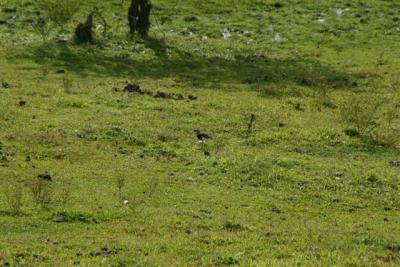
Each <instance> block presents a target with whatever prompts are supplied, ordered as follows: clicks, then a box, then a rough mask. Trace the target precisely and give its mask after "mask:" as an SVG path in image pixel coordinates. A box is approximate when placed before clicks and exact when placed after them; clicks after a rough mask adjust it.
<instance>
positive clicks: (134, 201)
mask: <svg viewBox="0 0 400 267" xmlns="http://www.w3.org/2000/svg"><path fill="white" fill-rule="evenodd" d="M159 185H160V180H159V179H158V178H153V179H151V181H150V182H148V183H147V184H145V185H144V188H143V189H142V190H139V192H135V195H134V196H133V197H131V198H129V199H128V207H129V208H130V210H131V211H132V212H138V210H139V208H140V207H141V206H143V205H144V204H146V201H147V200H148V199H150V198H151V197H153V196H154V194H155V193H156V192H157V188H158V187H159Z"/></svg>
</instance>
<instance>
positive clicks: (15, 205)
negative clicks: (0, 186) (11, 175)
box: [4, 181, 24, 215]
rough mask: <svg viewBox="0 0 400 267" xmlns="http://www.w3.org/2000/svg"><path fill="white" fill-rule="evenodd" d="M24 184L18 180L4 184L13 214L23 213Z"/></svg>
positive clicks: (5, 193)
mask: <svg viewBox="0 0 400 267" xmlns="http://www.w3.org/2000/svg"><path fill="white" fill-rule="evenodd" d="M23 191H24V190H23V185H22V184H21V183H20V182H18V181H12V182H8V183H6V184H5V186H4V196H5V199H6V203H7V206H8V209H9V210H10V212H11V213H12V214H13V215H18V214H21V208H22V206H23Z"/></svg>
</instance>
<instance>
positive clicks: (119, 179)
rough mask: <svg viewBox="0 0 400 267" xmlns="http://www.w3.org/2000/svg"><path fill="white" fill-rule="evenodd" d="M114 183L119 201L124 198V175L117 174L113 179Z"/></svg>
mask: <svg viewBox="0 0 400 267" xmlns="http://www.w3.org/2000/svg"><path fill="white" fill-rule="evenodd" d="M115 182H116V183H115V185H116V187H117V194H118V198H119V200H120V201H123V200H124V192H123V191H124V187H125V184H126V179H125V176H124V175H118V176H117V178H116V181H115Z"/></svg>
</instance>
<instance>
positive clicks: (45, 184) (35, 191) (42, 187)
mask: <svg viewBox="0 0 400 267" xmlns="http://www.w3.org/2000/svg"><path fill="white" fill-rule="evenodd" d="M28 186H29V189H30V191H31V193H32V198H33V203H34V204H35V206H36V207H40V208H42V209H46V208H48V205H49V204H50V203H51V201H52V197H53V187H52V185H51V182H50V181H47V180H43V179H41V178H37V177H35V178H33V179H32V180H31V181H30V182H29V183H28Z"/></svg>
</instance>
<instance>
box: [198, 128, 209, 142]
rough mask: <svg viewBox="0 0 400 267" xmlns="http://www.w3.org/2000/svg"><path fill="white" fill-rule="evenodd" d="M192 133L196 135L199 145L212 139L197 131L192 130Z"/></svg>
mask: <svg viewBox="0 0 400 267" xmlns="http://www.w3.org/2000/svg"><path fill="white" fill-rule="evenodd" d="M193 131H194V132H195V133H196V136H197V139H199V142H200V143H204V142H205V141H206V139H212V138H211V136H209V135H208V134H206V133H202V132H200V130H199V129H194V130H193Z"/></svg>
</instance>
